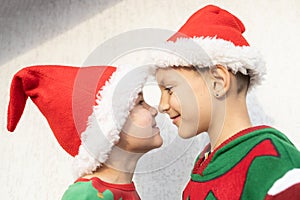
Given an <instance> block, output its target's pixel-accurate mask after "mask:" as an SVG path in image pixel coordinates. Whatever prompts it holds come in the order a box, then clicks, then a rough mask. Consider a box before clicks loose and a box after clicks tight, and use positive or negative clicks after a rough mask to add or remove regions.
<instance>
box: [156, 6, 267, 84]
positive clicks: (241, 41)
mask: <svg viewBox="0 0 300 200" xmlns="http://www.w3.org/2000/svg"><path fill="white" fill-rule="evenodd" d="M244 32H245V26H244V24H243V23H242V22H241V20H239V19H238V18H237V17H236V16H234V15H233V14H231V13H230V12H228V11H226V10H224V9H222V8H220V7H217V6H214V5H208V6H205V7H203V8H201V9H200V10H198V11H197V12H195V13H194V14H193V15H192V16H191V17H190V18H189V19H188V20H187V21H186V23H185V24H184V25H183V26H182V27H181V28H180V29H179V30H178V31H177V32H176V33H175V34H174V35H173V36H171V37H170V38H169V39H168V40H167V42H166V43H165V44H164V45H163V49H167V50H168V52H171V54H172V55H170V54H169V55H164V54H162V56H160V57H158V58H154V59H155V60H156V63H157V65H158V66H159V67H168V66H186V67H189V66H197V67H200V68H201V67H210V66H214V65H216V64H221V65H223V66H226V67H228V68H229V69H231V71H232V72H234V73H236V72H238V71H239V72H241V73H243V74H245V75H249V76H250V88H251V87H252V86H254V85H256V84H259V83H260V82H261V80H262V79H263V75H264V74H265V71H266V69H265V63H264V61H263V59H262V56H261V54H260V53H259V52H258V51H257V50H256V49H255V48H253V47H250V45H249V43H248V42H247V40H246V39H245V37H244V36H243V33H244Z"/></svg>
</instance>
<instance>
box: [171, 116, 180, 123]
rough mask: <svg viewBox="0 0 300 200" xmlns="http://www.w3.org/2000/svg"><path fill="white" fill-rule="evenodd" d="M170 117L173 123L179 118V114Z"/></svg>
mask: <svg viewBox="0 0 300 200" xmlns="http://www.w3.org/2000/svg"><path fill="white" fill-rule="evenodd" d="M170 118H171V120H172V121H173V124H176V122H177V121H178V120H179V119H180V115H176V116H174V117H170Z"/></svg>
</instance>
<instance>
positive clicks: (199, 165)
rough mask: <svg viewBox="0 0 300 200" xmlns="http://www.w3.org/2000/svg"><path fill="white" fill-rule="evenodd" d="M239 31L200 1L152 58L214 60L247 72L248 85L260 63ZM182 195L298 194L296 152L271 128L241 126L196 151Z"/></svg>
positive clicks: (198, 198) (163, 61)
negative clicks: (165, 52) (215, 145)
mask: <svg viewBox="0 0 300 200" xmlns="http://www.w3.org/2000/svg"><path fill="white" fill-rule="evenodd" d="M244 31H245V27H244V25H243V23H242V22H241V21H240V20H239V19H238V18H237V17H236V16H234V15H232V14H231V13H229V12H228V11H226V10H224V9H221V8H219V7H217V6H214V5H208V6H205V7H203V8H201V9H200V10H198V11H197V12H195V13H194V14H193V15H192V16H191V17H190V18H189V19H188V20H187V21H186V23H185V24H184V25H183V26H182V27H181V28H180V29H179V31H178V32H177V33H175V34H174V35H173V36H172V37H171V38H169V39H168V41H167V42H166V43H165V44H163V46H162V49H168V55H162V56H160V57H159V56H158V57H159V58H155V59H156V62H155V63H156V65H157V67H160V68H165V67H170V66H184V67H189V66H197V67H199V68H204V67H209V66H214V65H217V64H220V65H223V66H226V67H227V68H228V69H230V70H231V72H233V73H236V72H241V73H242V74H244V75H249V76H250V84H249V90H251V89H253V87H254V86H255V85H257V84H259V83H261V80H262V77H263V75H264V74H265V64H264V61H263V59H262V56H261V55H260V53H259V52H258V51H257V50H256V49H254V48H253V47H250V45H249V44H248V42H247V41H246V39H245V38H244V37H243V35H242V33H243V32H244ZM169 52H172V54H170V53H169ZM178 55H180V57H179V56H178ZM250 109H251V108H250ZM182 199H183V200H202V199H207V200H208V199H221V200H224V199H230V200H235V199H249V200H259V199H282V200H283V199H300V152H299V151H298V150H297V149H296V148H295V146H294V145H293V144H292V143H291V142H290V141H289V140H288V139H287V137H285V136H284V134H282V133H280V132H279V131H277V130H276V129H274V128H271V127H268V126H257V127H252V128H249V129H246V130H243V131H241V132H239V133H236V134H235V135H234V136H233V137H231V138H229V139H227V140H226V141H225V142H223V143H222V144H221V145H220V146H219V147H218V148H217V149H215V150H214V151H213V152H211V153H210V147H209V146H207V147H206V149H205V150H204V152H202V153H201V154H200V155H199V156H198V158H197V159H196V162H195V166H194V169H193V170H192V173H191V179H190V181H189V182H188V184H187V186H186V188H185V189H184V192H183V196H182Z"/></svg>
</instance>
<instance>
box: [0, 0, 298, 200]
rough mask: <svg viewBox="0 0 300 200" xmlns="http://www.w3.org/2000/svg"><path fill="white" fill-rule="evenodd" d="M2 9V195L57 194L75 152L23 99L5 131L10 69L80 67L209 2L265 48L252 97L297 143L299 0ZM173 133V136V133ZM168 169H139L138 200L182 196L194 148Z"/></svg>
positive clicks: (75, 3) (139, 1) (127, 0)
mask: <svg viewBox="0 0 300 200" xmlns="http://www.w3.org/2000/svg"><path fill="white" fill-rule="evenodd" d="M0 3H1V6H0V29H1V31H0V44H1V53H0V80H1V87H0V91H1V94H2V95H1V97H0V98H1V99H0V102H1V107H0V128H1V133H0V158H1V164H0V171H1V172H0V193H1V196H2V197H1V199H9V200H10V199H32V200H35V199H60V197H61V195H62V194H63V192H64V191H65V189H66V188H67V186H68V185H69V184H71V183H72V181H73V177H72V175H71V171H70V168H71V163H72V157H70V156H68V155H67V154H66V153H65V152H64V151H63V150H62V149H61V148H60V146H59V145H58V144H57V142H56V140H55V138H54V136H53V135H52V133H51V131H50V128H49V127H48V125H47V122H46V120H45V119H44V118H43V116H42V115H41V113H40V112H39V111H38V109H37V108H36V107H35V105H34V104H33V103H32V102H31V101H28V103H27V105H26V108H25V111H24V114H23V117H22V119H21V120H20V122H19V125H18V127H17V129H16V131H15V132H14V133H13V134H11V133H9V132H8V131H7V130H6V128H5V127H6V112H7V105H8V101H9V86H10V81H11V79H12V76H13V74H14V73H16V72H17V71H18V70H19V69H21V68H23V67H25V66H29V65H35V64H64V65H77V66H80V65H81V64H82V63H83V62H84V61H85V59H86V58H87V57H88V55H89V54H90V53H91V52H92V51H93V50H94V49H95V48H96V47H97V46H98V45H100V44H101V43H103V42H104V41H105V40H107V39H109V38H111V37H113V36H116V35H118V34H120V33H123V32H126V31H130V30H132V29H137V28H164V29H170V30H174V31H176V30H177V29H178V28H179V27H180V26H181V25H182V24H183V23H184V22H185V21H186V19H187V18H188V17H189V16H190V15H191V14H192V13H194V12H195V11H196V10H198V9H199V8H201V7H202V6H204V5H207V4H208V3H214V4H216V5H219V6H221V7H223V8H225V9H227V10H229V11H231V12H232V13H234V14H235V15H237V16H238V17H239V18H240V19H241V20H242V21H243V22H244V24H245V26H246V33H245V37H246V38H247V40H248V41H249V43H250V44H251V45H252V46H256V47H257V48H258V49H260V50H261V52H262V53H263V55H264V57H265V59H266V62H267V68H268V76H267V78H266V81H265V82H264V85H263V86H260V87H259V88H258V89H257V93H256V95H257V98H258V101H259V102H260V103H261V105H262V107H263V108H264V110H265V111H266V112H267V113H268V114H269V115H270V116H272V117H273V119H274V124H275V126H276V127H277V128H278V129H280V130H281V131H283V132H284V133H286V135H287V136H288V137H289V138H290V139H291V140H292V141H293V142H294V143H295V145H296V146H297V147H298V148H299V147H300V137H299V130H300V109H299V107H300V103H299V97H300V93H299V91H300V84H299V83H298V80H299V73H298V71H297V70H298V68H299V67H298V62H299V61H298V57H299V55H298V54H299V52H300V45H299V44H300V39H299V35H300V26H299V25H300V22H299V19H300V2H299V1H297V0H289V1H284V0H264V1H258V0H255V1H249V0H248V1H246V0H240V1H221V0H219V1H212V0H209V1H199V0H185V1H181V0H168V1H166V0H165V1H162V0H160V1H158V0H152V1H146V0H110V1H101V0H89V1H79V0H71V1H52V0H49V1H42V0H23V1H18V0H10V1H9V0H2V1H1V2H0ZM170 134H174V133H170ZM198 142H199V141H196V140H195V141H192V147H190V148H189V149H188V151H187V153H185V154H183V156H182V157H181V158H180V159H179V160H177V161H176V162H174V163H173V164H171V165H169V166H168V167H166V168H164V169H162V170H159V171H156V172H152V173H144V174H137V175H136V177H135V182H136V186H137V189H138V191H139V193H140V195H141V197H142V199H146V200H147V199H149V200H153V199H180V198H181V191H182V190H183V188H184V186H185V183H186V181H187V180H188V174H189V173H190V169H191V166H192V162H193V160H194V157H195V156H196V154H197V152H198V151H199V148H200V147H199V146H201V145H199V143H198Z"/></svg>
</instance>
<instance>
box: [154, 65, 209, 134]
mask: <svg viewBox="0 0 300 200" xmlns="http://www.w3.org/2000/svg"><path fill="white" fill-rule="evenodd" d="M202 76H203V75H202V74H199V72H197V71H195V70H192V69H185V68H176V67H174V68H172V67H169V68H166V69H158V70H157V73H156V79H157V82H158V85H159V88H160V90H161V99H160V103H159V111H160V112H162V113H167V114H168V115H169V117H170V118H171V120H172V121H173V124H175V125H176V126H177V127H178V134H179V136H180V137H182V138H190V137H193V136H195V135H197V134H198V133H201V132H205V131H207V130H208V127H209V122H210V118H211V98H210V93H209V90H208V88H207V85H206V82H205V80H204V78H203V77H202Z"/></svg>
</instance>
